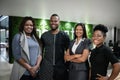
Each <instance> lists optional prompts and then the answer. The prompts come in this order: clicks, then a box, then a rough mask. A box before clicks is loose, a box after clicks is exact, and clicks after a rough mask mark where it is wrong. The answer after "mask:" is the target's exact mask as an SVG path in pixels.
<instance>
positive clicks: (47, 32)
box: [41, 31, 50, 37]
mask: <svg viewBox="0 0 120 80" xmlns="http://www.w3.org/2000/svg"><path fill="white" fill-rule="evenodd" d="M49 33H50V31H46V32H44V33H43V34H42V35H41V37H43V36H47V35H48V34H49Z"/></svg>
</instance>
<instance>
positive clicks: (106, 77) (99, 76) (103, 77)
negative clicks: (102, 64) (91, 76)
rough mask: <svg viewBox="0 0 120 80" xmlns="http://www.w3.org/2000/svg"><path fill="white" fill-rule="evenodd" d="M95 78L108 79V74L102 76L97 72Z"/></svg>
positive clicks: (98, 79)
mask: <svg viewBox="0 0 120 80" xmlns="http://www.w3.org/2000/svg"><path fill="white" fill-rule="evenodd" d="M97 76H98V77H97V78H96V79H97V80H108V76H102V75H100V74H97Z"/></svg>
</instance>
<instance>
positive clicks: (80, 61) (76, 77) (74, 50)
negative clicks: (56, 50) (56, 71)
mask: <svg viewBox="0 0 120 80" xmlns="http://www.w3.org/2000/svg"><path fill="white" fill-rule="evenodd" d="M74 36H75V39H74V40H73V41H71V43H70V46H69V48H68V49H67V53H66V54H65V56H64V58H65V60H66V61H69V80H88V78H89V63H88V60H87V59H88V56H89V54H90V43H91V42H90V40H89V39H87V35H86V30H85V25H84V24H82V23H78V24H77V25H76V26H75V29H74Z"/></svg>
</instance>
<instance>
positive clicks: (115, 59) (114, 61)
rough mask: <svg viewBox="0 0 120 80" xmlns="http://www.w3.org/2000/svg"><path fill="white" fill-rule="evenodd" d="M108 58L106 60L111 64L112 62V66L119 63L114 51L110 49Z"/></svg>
mask: <svg viewBox="0 0 120 80" xmlns="http://www.w3.org/2000/svg"><path fill="white" fill-rule="evenodd" d="M106 56H107V58H106V59H108V60H109V62H111V64H114V63H117V62H119V61H118V59H117V58H116V56H115V55H114V54H113V52H112V50H111V49H109V48H108V49H107V51H106Z"/></svg>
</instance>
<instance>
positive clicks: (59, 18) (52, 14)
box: [50, 14, 60, 19]
mask: <svg viewBox="0 0 120 80" xmlns="http://www.w3.org/2000/svg"><path fill="white" fill-rule="evenodd" d="M53 16H57V17H58V18H59V19H60V17H59V15H58V14H52V15H51V17H53ZM51 17H50V18H51Z"/></svg>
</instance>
